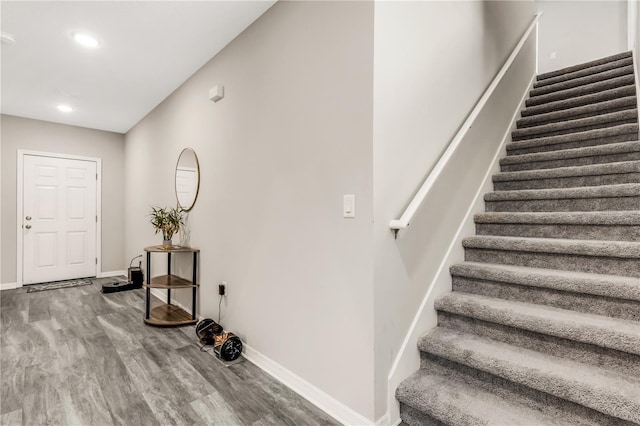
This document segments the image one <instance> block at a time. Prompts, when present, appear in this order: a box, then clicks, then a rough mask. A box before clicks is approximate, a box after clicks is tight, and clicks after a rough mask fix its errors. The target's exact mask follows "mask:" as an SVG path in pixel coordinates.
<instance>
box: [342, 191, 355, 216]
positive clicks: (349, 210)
mask: <svg viewBox="0 0 640 426" xmlns="http://www.w3.org/2000/svg"><path fill="white" fill-rule="evenodd" d="M342 215H343V216H344V217H356V196H355V195H353V194H349V195H345V196H344V197H343V201H342Z"/></svg>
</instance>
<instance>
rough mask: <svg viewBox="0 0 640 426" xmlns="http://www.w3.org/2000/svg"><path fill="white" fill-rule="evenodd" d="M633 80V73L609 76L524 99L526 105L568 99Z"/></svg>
mask: <svg viewBox="0 0 640 426" xmlns="http://www.w3.org/2000/svg"><path fill="white" fill-rule="evenodd" d="M634 82H635V78H634V75H633V74H627V75H623V76H620V77H614V78H610V79H608V80H601V81H596V82H593V83H589V84H585V85H584V86H579V87H571V88H569V89H564V90H558V91H556V92H551V93H546V94H544V95H538V96H533V97H529V99H527V100H526V101H525V105H526V106H527V107H529V106H534V105H540V104H545V103H548V102H554V101H559V100H562V99H569V98H574V97H579V96H583V95H586V94H592V93H597V92H602V91H605V90H609V89H614V88H617V87H620V86H625V85H628V84H629V85H630V84H633V83H634Z"/></svg>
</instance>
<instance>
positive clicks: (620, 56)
mask: <svg viewBox="0 0 640 426" xmlns="http://www.w3.org/2000/svg"><path fill="white" fill-rule="evenodd" d="M630 57H633V55H632V53H631V51H625V52H620V53H616V54H615V55H610V56H606V57H604V58H599V59H594V60H592V61H588V62H584V63H582V64H577V65H572V66H569V67H564V68H560V69H557V70H553V71H548V72H544V73H541V74H539V75H538V76H536V81H542V80H546V79H548V78H553V77H555V76H559V75H563V74H568V73H571V72H575V71H579V70H583V69H587V68H592V67H595V66H598V65H602V64H606V63H610V62H615V61H618V60H621V59H625V58H630ZM569 70H572V71H569Z"/></svg>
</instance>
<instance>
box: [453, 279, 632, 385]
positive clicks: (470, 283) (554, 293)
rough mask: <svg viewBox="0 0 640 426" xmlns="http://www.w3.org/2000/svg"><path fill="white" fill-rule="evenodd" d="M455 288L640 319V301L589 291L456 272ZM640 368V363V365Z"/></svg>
mask: <svg viewBox="0 0 640 426" xmlns="http://www.w3.org/2000/svg"><path fill="white" fill-rule="evenodd" d="M452 279H453V291H462V292H465V293H473V294H480V295H484V296H489V297H495V298H498V299H505V300H514V301H520V302H526V303H535V304H539V305H547V306H554V307H556V308H562V309H570V310H574V311H578V312H585V313H589V314H596V315H602V316H609V317H614V318H621V319H626V320H633V321H639V320H640V302H638V301H634V300H622V299H613V298H609V297H602V296H594V295H590V294H582V293H574V292H567V291H559V290H553V289H548V288H542V287H532V286H531V287H529V286H522V285H517V284H511V283H500V282H495V281H488V280H476V279H473V278H467V277H457V276H453V277H452ZM639 372H640V366H639Z"/></svg>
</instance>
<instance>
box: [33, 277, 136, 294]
mask: <svg viewBox="0 0 640 426" xmlns="http://www.w3.org/2000/svg"><path fill="white" fill-rule="evenodd" d="M126 280H127V278H126V277H124V276H119V277H105V278H80V279H76V280H64V281H51V282H48V283H40V284H31V285H29V286H28V288H27V293H36V292H38V291H47V290H57V289H59V288H69V287H80V286H83V285H91V284H94V283H98V284H106V283H110V282H121V281H126Z"/></svg>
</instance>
